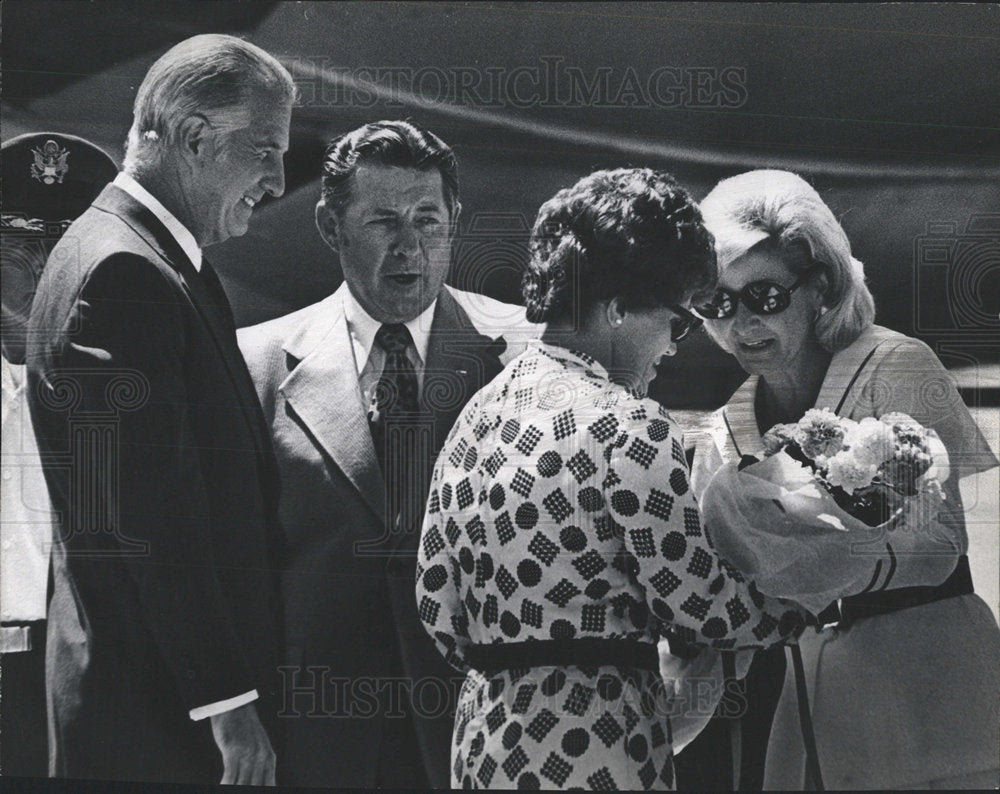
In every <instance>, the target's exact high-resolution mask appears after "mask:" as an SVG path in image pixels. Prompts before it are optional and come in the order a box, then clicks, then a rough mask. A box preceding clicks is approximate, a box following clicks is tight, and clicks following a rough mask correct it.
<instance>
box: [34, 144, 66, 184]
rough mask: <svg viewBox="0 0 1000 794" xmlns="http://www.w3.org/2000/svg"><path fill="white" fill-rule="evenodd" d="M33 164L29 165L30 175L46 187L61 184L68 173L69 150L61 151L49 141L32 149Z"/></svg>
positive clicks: (60, 148) (61, 149) (57, 145)
mask: <svg viewBox="0 0 1000 794" xmlns="http://www.w3.org/2000/svg"><path fill="white" fill-rule="evenodd" d="M31 153H32V154H34V155H35V162H34V163H32V164H31V175H32V176H33V177H34V178H35V179H37V180H38V181H39V182H43V183H44V184H46V185H53V184H60V185H61V184H62V181H63V177H64V176H66V174H67V173H68V172H69V165H68V164H67V162H66V161H67V160H68V159H69V149H63V148H62V147H60V146H59V144H58V143H56V142H55V141H52V140H49V141H46V142H45V143H43V144H42V145H41V146H39V147H37V148H35V149H32V150H31Z"/></svg>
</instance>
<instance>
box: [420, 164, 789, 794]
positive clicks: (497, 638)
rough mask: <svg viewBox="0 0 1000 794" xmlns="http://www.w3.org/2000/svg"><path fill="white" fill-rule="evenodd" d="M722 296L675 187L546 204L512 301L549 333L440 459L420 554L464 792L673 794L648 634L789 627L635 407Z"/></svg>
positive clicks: (761, 633)
mask: <svg viewBox="0 0 1000 794" xmlns="http://www.w3.org/2000/svg"><path fill="white" fill-rule="evenodd" d="M715 279H716V265H715V253H714V250H713V247H712V237H711V235H710V234H708V233H707V232H706V230H705V228H704V226H703V224H702V220H701V214H700V212H699V211H698V208H697V207H696V205H695V204H694V202H693V201H692V200H691V197H690V196H689V195H688V194H687V192H686V191H685V190H684V189H683V188H681V187H680V186H679V185H678V184H677V183H676V182H675V181H674V180H673V178H672V177H670V176H669V175H668V174H665V173H662V172H657V171H652V170H649V169H621V170H615V171H599V172H597V173H594V174H591V175H590V176H588V177H585V178H584V179H582V180H581V181H580V182H578V183H577V184H576V185H574V186H573V187H571V188H568V189H566V190H562V191H560V192H559V193H558V194H557V195H556V196H555V197H554V198H552V199H551V200H550V201H548V202H547V203H546V204H544V205H543V206H542V208H541V210H540V212H539V215H538V219H537V221H536V223H535V227H534V230H533V232H532V239H531V262H530V265H529V268H528V271H527V273H526V275H525V278H524V295H525V299H526V301H527V305H528V316H529V318H531V319H533V320H535V321H538V322H542V323H545V330H544V333H543V335H542V338H541V340H540V341H538V342H536V343H534V344H532V345H531V346H530V347H529V348H528V350H526V351H525V352H524V353H523V354H522V355H520V356H519V357H518V358H516V359H514V360H513V361H512V362H511V363H510V364H509V365H508V366H507V368H506V369H505V370H504V371H503V372H502V373H501V374H500V375H499V376H497V378H496V379H494V380H493V382H492V383H490V384H489V385H488V386H487V387H486V388H484V389H483V390H481V391H480V392H479V393H478V394H477V395H476V396H475V397H474V398H473V399H472V400H471V401H470V403H469V405H468V406H467V407H466V409H465V410H464V411H463V413H462V415H461V417H460V418H459V420H458V422H457V423H456V425H455V427H454V429H453V430H452V432H451V434H450V436H449V437H448V440H447V441H446V442H445V445H444V447H443V448H442V451H441V454H440V457H439V458H438V462H437V465H436V467H435V469H434V475H433V482H432V487H431V493H430V496H429V500H428V506H427V514H426V517H425V521H424V526H423V535H422V538H421V544H420V550H419V564H418V568H417V603H418V608H419V612H420V617H421V619H422V620H423V622H424V624H425V627H426V629H427V631H428V632H429V633H430V634H431V636H432V637H433V638H434V640H435V642H436V643H437V645H438V648H439V650H440V651H441V653H442V654H444V655H445V657H446V658H447V659H448V661H449V662H450V663H451V664H452V665H454V666H455V667H456V668H457V669H459V670H461V671H463V672H466V673H467V677H466V680H465V684H464V686H463V689H462V693H461V696H460V700H459V705H458V710H457V714H456V718H455V732H454V737H453V745H452V762H453V766H452V783H453V784H454V785H455V786H463V787H473V786H476V787H480V786H482V787H491V786H492V787H500V788H512V787H518V788H538V787H543V788H571V787H577V786H580V787H589V788H592V789H603V790H609V789H614V788H624V789H649V788H654V787H656V788H672V787H673V783H674V777H673V760H672V726H671V719H670V712H671V707H672V704H671V700H670V698H669V697H668V694H667V692H666V691H665V687H664V685H663V681H662V679H661V677H660V674H659V664H658V655H657V650H656V643H657V641H658V640H659V638H660V637H661V636H662V635H663V634H664V633H665V631H666V630H667V629H670V630H672V631H673V632H676V633H677V634H678V635H680V637H681V638H682V639H683V640H684V641H685V642H688V643H693V644H698V645H703V646H710V647H714V648H730V649H731V648H736V647H754V648H758V647H764V646H767V645H770V644H773V643H776V642H780V641H782V640H785V639H789V638H794V637H795V636H797V635H798V634H799V633H800V632H801V630H802V628H803V625H804V619H805V613H804V611H803V610H801V609H800V608H799V607H797V606H796V605H794V604H792V603H791V602H788V601H779V600H777V599H771V598H764V597H762V596H761V595H760V594H759V593H758V592H757V591H756V589H755V587H754V585H753V584H752V583H750V582H747V581H745V580H744V578H743V577H742V576H741V575H740V574H739V573H738V572H737V571H735V570H733V569H732V568H731V567H730V566H728V565H727V564H726V563H725V562H723V561H721V560H719V559H718V557H717V556H716V555H715V553H714V551H713V549H712V545H711V543H710V541H709V540H708V538H707V537H706V535H705V533H704V531H703V529H702V525H701V521H700V519H699V514H698V509H697V503H696V501H695V499H694V496H693V494H692V492H691V489H690V487H689V484H688V470H687V464H686V460H685V457H684V446H683V441H682V438H681V433H680V431H679V430H678V428H677V426H676V425H675V424H674V422H673V421H672V420H671V418H670V416H669V415H668V414H667V412H666V411H665V410H664V409H663V408H661V407H660V406H659V405H658V404H657V403H655V402H653V401H651V400H649V399H647V398H646V397H645V393H646V389H647V387H648V385H649V382H650V381H651V380H652V378H653V377H654V375H655V372H656V364H657V362H658V360H659V359H660V357H661V356H664V355H673V354H674V353H675V352H676V348H677V344H678V343H680V342H681V341H682V340H683V339H684V338H685V337H686V336H687V335H688V334H689V333H690V332H691V331H692V330H694V329H695V328H697V327H698V325H700V323H699V321H698V319H697V318H695V317H694V316H693V315H692V314H691V312H690V311H689V310H688V306H689V305H690V303H691V300H692V298H694V297H697V296H699V295H703V294H705V293H707V292H709V291H710V290H712V289H713V288H714V285H715ZM673 705H674V706H676V707H677V709H678V710H679V711H683V710H684V705H683V704H673ZM691 705H693V704H687V706H688V710H690V707H691Z"/></svg>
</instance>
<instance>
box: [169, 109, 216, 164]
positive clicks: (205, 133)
mask: <svg viewBox="0 0 1000 794" xmlns="http://www.w3.org/2000/svg"><path fill="white" fill-rule="evenodd" d="M211 132H212V129H211V126H210V125H209V123H208V119H207V118H205V117H204V116H203V115H201V114H200V113H195V114H193V115H191V116H188V117H187V118H186V119H184V121H182V122H181V124H180V127H179V128H178V130H177V137H178V143H179V144H180V149H181V152H182V154H183V156H184V157H185V159H187V158H189V157H191V158H197V157H201V156H203V155H204V154H205V147H206V146H207V145H208V144H209V140H210V138H211Z"/></svg>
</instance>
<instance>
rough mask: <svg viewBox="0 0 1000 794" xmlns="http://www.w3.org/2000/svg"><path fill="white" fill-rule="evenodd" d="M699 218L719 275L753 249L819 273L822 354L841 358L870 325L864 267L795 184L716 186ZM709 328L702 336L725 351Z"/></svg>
mask: <svg viewBox="0 0 1000 794" xmlns="http://www.w3.org/2000/svg"><path fill="white" fill-rule="evenodd" d="M701 212H702V215H703V217H704V218H705V226H706V227H707V228H708V230H709V231H710V232H712V234H713V235H714V236H715V241H716V251H717V253H718V257H719V274H720V275H721V274H722V273H724V272H725V271H726V269H727V268H728V267H729V266H730V265H731V264H732V263H733V262H734V261H735V260H736V259H738V258H739V257H741V256H743V255H744V254H745V253H747V252H748V251H749V250H750V249H751V248H755V247H757V246H761V247H767V248H768V249H769V250H773V251H775V252H776V253H778V254H779V255H780V256H781V257H782V259H783V260H784V262H785V264H786V265H787V266H788V268H789V269H790V270H792V271H793V272H798V273H801V272H803V271H807V270H810V269H813V268H817V269H818V270H819V271H821V272H822V274H823V275H824V276H825V277H826V284H825V287H824V289H823V290H822V295H823V305H824V306H825V307H826V309H827V311H825V312H822V313H820V314H818V315H817V317H816V320H815V326H814V330H815V333H816V338H817V340H818V341H819V343H820V344H821V345H822V346H823V347H824V348H826V349H827V350H829V351H831V352H837V351H838V350H843V349H844V348H845V347H847V346H848V345H850V344H851V343H852V342H853V341H854V340H855V339H857V338H858V337H859V336H860V335H861V333H862V332H863V331H864V330H865V329H867V328H868V327H870V326H871V325H872V323H873V322H874V321H875V301H874V299H873V298H872V294H871V292H870V291H869V290H868V287H867V285H866V284H865V271H864V266H863V265H862V264H861V262H859V261H858V260H857V259H855V258H854V257H853V256H851V244H850V241H849V240H848V239H847V235H846V234H845V233H844V230H843V228H842V227H841V225H840V223H838V222H837V219H836V218H835V217H834V215H833V212H832V211H831V210H830V208H829V207H828V206H827V205H826V204H825V203H824V202H823V199H822V198H820V195H819V193H817V192H816V191H815V190H814V189H813V188H812V186H811V185H809V183H808V182H806V181H805V180H804V179H802V177H800V176H797V175H796V174H792V173H790V172H788V171H769V170H762V171H749V172H747V173H745V174H739V175H738V176H734V177H730V178H729V179H723V180H722V181H721V182H719V184H718V185H716V186H715V188H714V189H713V190H712V192H711V193H709V194H708V195H707V196H706V197H705V199H704V200H703V201H702V202H701ZM818 275H819V273H818V272H817V274H816V275H815V276H813V277H812V278H811V279H810V281H812V282H814V283H815V279H816V277H817V276H818ZM714 325H715V323H714V322H712V321H709V322H706V323H705V327H706V330H707V331H708V333H709V335H710V336H711V337H712V338H713V339H714V340H715V341H716V343H718V344H719V346H720V347H722V348H723V349H726V350H728V348H727V347H726V345H725V344H724V342H723V340H721V339H720V338H719V336H718V334H717V333H716V329H715V328H713V326H714ZM728 352H732V351H731V350H729V351H728Z"/></svg>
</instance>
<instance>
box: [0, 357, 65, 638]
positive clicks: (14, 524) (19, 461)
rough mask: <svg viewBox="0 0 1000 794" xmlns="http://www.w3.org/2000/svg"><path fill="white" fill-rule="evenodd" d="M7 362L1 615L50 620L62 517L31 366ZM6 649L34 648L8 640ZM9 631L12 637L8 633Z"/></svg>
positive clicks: (0, 490) (0, 500)
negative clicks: (36, 418)
mask: <svg viewBox="0 0 1000 794" xmlns="http://www.w3.org/2000/svg"><path fill="white" fill-rule="evenodd" d="M0 361H2V362H3V458H2V466H0V469H2V475H0V477H2V479H0V617H2V620H3V622H4V623H8V622H30V621H36V620H45V608H46V604H45V600H46V591H47V589H48V580H49V551H50V549H51V546H52V539H53V531H54V530H55V527H56V515H55V514H54V513H53V512H52V504H51V502H50V501H49V491H48V486H47V485H46V484H45V474H44V472H43V470H42V464H41V460H40V459H39V456H38V445H37V443H36V441H35V433H34V430H33V429H32V425H31V415H30V414H29V413H28V400H27V388H26V385H27V383H26V375H25V366H24V365H23V364H11V363H10V362H9V361H7V359H6V358H2V357H0ZM15 633H16V632H14V631H11V632H5V633H4V643H3V647H2V650H3V652H4V653H11V652H14V651H26V650H30V649H29V648H28V647H19V646H17V645H16V644H14V643H12V642H8V639H13V638H14V635H15ZM8 635H9V636H8Z"/></svg>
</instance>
